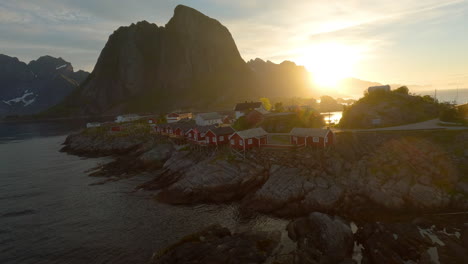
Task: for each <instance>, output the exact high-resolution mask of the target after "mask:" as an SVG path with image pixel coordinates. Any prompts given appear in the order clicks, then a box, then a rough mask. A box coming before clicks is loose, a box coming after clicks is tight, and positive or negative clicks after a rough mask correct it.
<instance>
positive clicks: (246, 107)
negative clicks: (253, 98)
mask: <svg viewBox="0 0 468 264" xmlns="http://www.w3.org/2000/svg"><path fill="white" fill-rule="evenodd" d="M252 110H257V111H258V112H260V113H262V114H268V113H269V112H268V111H267V110H266V109H265V108H264V107H263V104H262V102H250V103H249V102H245V103H238V104H236V107H235V108H234V111H235V112H236V119H238V118H239V117H241V116H244V115H246V114H248V113H249V112H250V111H252Z"/></svg>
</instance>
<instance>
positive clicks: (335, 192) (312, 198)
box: [303, 185, 343, 210]
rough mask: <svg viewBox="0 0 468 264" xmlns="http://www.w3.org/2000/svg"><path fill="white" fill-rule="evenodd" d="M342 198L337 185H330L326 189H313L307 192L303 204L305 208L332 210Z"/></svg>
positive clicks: (341, 191)
mask: <svg viewBox="0 0 468 264" xmlns="http://www.w3.org/2000/svg"><path fill="white" fill-rule="evenodd" d="M342 197H343V189H342V188H341V187H339V186H338V185H332V186H331V187H330V188H328V189H323V188H315V189H313V190H311V191H309V192H308V193H307V194H306V196H305V198H304V201H303V203H304V204H305V206H306V207H308V208H310V210H312V208H314V209H321V210H333V208H335V207H336V206H337V203H338V202H339V201H340V199H342Z"/></svg>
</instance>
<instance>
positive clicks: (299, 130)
mask: <svg viewBox="0 0 468 264" xmlns="http://www.w3.org/2000/svg"><path fill="white" fill-rule="evenodd" d="M294 116H295V113H294V112H284V113H271V112H269V111H267V110H266V109H265V108H264V106H263V104H262V102H243V103H238V104H236V106H235V107H234V111H231V112H225V113H220V112H209V113H197V114H193V113H190V112H172V113H168V114H167V115H165V116H164V118H163V120H161V118H158V117H156V116H140V115H136V114H128V115H120V116H117V117H116V119H115V121H114V122H109V123H88V124H87V128H88V129H92V128H97V127H99V128H104V129H108V130H109V132H111V133H112V132H114V133H118V132H122V131H125V130H131V129H132V127H134V126H136V125H140V126H141V125H145V126H149V127H150V133H152V134H154V135H159V136H165V137H167V138H168V139H170V140H171V141H172V142H173V143H175V144H176V145H185V144H190V145H191V146H192V147H194V148H208V149H215V150H217V149H218V148H230V149H231V151H232V152H234V153H235V154H240V155H243V156H245V152H246V151H248V150H251V149H254V148H268V149H288V148H305V147H311V148H316V149H325V148H327V147H329V146H331V145H332V144H333V143H334V141H335V139H334V133H333V132H332V130H331V129H330V128H329V127H325V128H309V127H288V125H281V127H282V132H278V131H276V129H271V128H270V129H265V127H262V124H264V123H265V122H263V121H264V120H275V121H278V122H279V123H284V122H285V120H286V121H288V120H290V119H291V118H293V117H294ZM242 118H246V119H247V120H254V121H251V122H253V123H255V125H254V127H252V128H248V129H242V128H241V129H235V128H234V127H235V126H234V124H235V123H236V121H238V120H239V119H242ZM284 129H290V130H289V131H284Z"/></svg>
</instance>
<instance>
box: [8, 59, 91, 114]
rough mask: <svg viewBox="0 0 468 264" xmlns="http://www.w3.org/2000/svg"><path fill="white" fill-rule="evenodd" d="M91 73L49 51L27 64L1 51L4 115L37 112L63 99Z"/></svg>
mask: <svg viewBox="0 0 468 264" xmlns="http://www.w3.org/2000/svg"><path fill="white" fill-rule="evenodd" d="M87 76H88V73H87V72H85V71H81V70H79V71H76V72H75V71H74V69H73V66H72V64H71V63H70V62H67V61H65V60H64V59H62V58H60V57H59V58H55V57H52V56H49V55H45V56H41V57H39V58H38V59H36V60H32V61H30V62H29V63H28V64H26V63H25V62H22V61H20V60H19V59H18V58H16V57H10V56H8V55H4V54H0V87H1V89H0V116H7V115H29V114H37V113H39V112H41V111H43V110H45V109H47V108H49V107H51V106H53V105H55V104H57V103H58V102H60V101H61V100H62V99H63V98H64V97H65V96H67V95H68V94H69V93H70V92H71V91H72V90H73V89H74V88H76V87H78V86H79V84H80V83H81V82H82V81H83V80H84V79H85V78H87Z"/></svg>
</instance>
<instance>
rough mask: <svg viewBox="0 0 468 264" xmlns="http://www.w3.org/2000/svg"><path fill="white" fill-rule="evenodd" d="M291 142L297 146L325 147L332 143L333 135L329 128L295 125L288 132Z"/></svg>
mask: <svg viewBox="0 0 468 264" xmlns="http://www.w3.org/2000/svg"><path fill="white" fill-rule="evenodd" d="M289 135H290V136H291V144H293V145H297V146H311V147H318V148H325V147H327V146H330V145H332V144H333V142H334V139H335V136H334V134H333V132H332V131H331V130H330V129H321V128H299V127H295V128H293V129H292V130H291V132H289Z"/></svg>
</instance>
